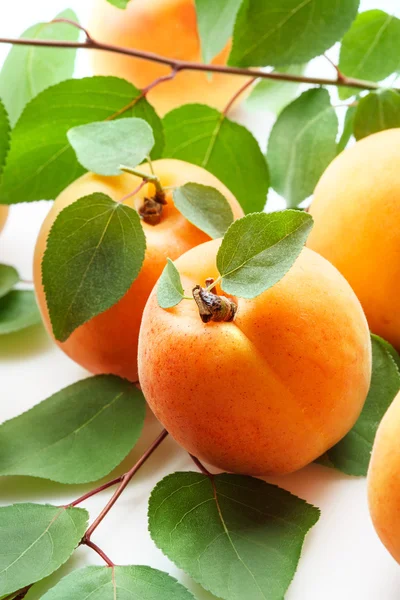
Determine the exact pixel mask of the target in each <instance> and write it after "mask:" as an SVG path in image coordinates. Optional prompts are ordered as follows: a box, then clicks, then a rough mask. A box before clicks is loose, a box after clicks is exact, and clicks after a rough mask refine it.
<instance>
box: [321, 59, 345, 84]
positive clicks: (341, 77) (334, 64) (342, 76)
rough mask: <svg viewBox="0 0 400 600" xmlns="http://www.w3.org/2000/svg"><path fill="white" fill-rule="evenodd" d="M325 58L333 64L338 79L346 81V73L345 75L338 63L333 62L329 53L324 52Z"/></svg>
mask: <svg viewBox="0 0 400 600" xmlns="http://www.w3.org/2000/svg"><path fill="white" fill-rule="evenodd" d="M324 58H326V60H327V61H328V62H329V63H330V64H331V65H332V67H333V68H334V69H335V71H336V75H337V81H344V80H345V79H346V75H343V73H342V71H341V70H340V69H339V67H338V66H337V64H336V63H334V62H333V60H332V59H331V58H329V56H328V55H327V54H324Z"/></svg>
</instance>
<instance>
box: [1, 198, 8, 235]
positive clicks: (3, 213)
mask: <svg viewBox="0 0 400 600" xmlns="http://www.w3.org/2000/svg"><path fill="white" fill-rule="evenodd" d="M7 216H8V206H5V205H4V204H0V231H1V230H2V229H3V227H4V225H5V222H6V221H7Z"/></svg>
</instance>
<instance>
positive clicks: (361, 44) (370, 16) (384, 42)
mask: <svg viewBox="0 0 400 600" xmlns="http://www.w3.org/2000/svg"><path fill="white" fill-rule="evenodd" d="M377 4H378V3H377ZM399 55H400V19H397V18H396V17H395V16H393V15H388V14H387V13H385V12H384V11H383V10H367V11H366V12H363V13H360V14H359V15H358V16H357V19H356V20H355V21H354V23H353V25H352V26H351V28H350V30H349V31H348V32H347V33H346V35H345V36H344V38H343V40H342V45H341V47H340V59H339V69H340V70H341V71H342V73H344V74H345V75H347V76H349V77H356V78H358V79H367V80H369V81H381V80H382V79H386V77H388V76H389V75H390V74H391V73H394V72H395V71H398V70H399V69H400V59H399ZM355 91H356V90H354V89H352V88H347V87H342V88H340V89H339V97H340V98H342V99H345V98H349V97H350V96H354V93H355Z"/></svg>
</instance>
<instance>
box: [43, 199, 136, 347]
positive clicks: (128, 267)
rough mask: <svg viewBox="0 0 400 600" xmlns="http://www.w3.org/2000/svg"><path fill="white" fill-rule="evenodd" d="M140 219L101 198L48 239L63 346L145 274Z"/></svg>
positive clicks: (69, 212) (48, 267)
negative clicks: (140, 272)
mask: <svg viewBox="0 0 400 600" xmlns="http://www.w3.org/2000/svg"><path fill="white" fill-rule="evenodd" d="M145 249H146V238H145V235H144V232H143V229H142V225H141V223H140V218H139V215H138V214H137V212H136V211H135V210H133V209H132V208H130V207H129V206H125V205H123V204H121V203H118V202H114V201H113V200H112V199H111V198H110V197H109V196H107V195H106V194H102V193H99V192H96V193H94V194H91V195H90V196H85V197H84V198H80V199H79V200H77V201H76V202H74V203H73V204H70V205H69V206H67V207H66V208H64V210H62V211H61V212H60V214H59V215H58V217H57V219H56V220H55V222H54V224H53V227H52V229H51V231H50V234H49V237H48V239H47V248H46V251H45V253H44V257H43V262H42V274H43V286H44V291H45V294H46V301H47V306H48V309H49V314H50V319H51V323H52V327H53V332H54V336H55V338H56V339H57V340H60V341H65V340H66V339H67V338H68V337H69V336H70V335H71V333H72V332H73V331H74V330H75V329H76V328H77V327H79V325H82V324H83V323H85V322H86V321H89V320H90V319H92V318H93V317H95V316H96V315H98V314H100V313H102V312H104V311H105V310H107V309H108V308H110V307H111V306H113V305H114V304H116V303H117V302H118V300H120V299H121V298H122V296H124V295H125V294H126V292H127V291H128V290H129V288H130V286H131V285H132V283H133V282H134V281H135V279H136V277H137V276H138V275H139V271H140V269H141V266H142V263H143V259H144V253H145Z"/></svg>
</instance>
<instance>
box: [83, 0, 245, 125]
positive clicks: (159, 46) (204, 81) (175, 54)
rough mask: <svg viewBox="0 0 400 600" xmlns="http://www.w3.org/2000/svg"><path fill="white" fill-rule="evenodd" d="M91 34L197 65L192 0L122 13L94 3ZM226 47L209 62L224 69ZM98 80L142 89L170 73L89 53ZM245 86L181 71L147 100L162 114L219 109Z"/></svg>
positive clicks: (158, 1)
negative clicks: (114, 79)
mask: <svg viewBox="0 0 400 600" xmlns="http://www.w3.org/2000/svg"><path fill="white" fill-rule="evenodd" d="M89 30H90V32H91V34H92V35H93V37H94V38H95V39H97V40H100V41H104V42H107V43H109V44H116V45H119V46H126V47H129V48H136V49H137V50H144V51H146V52H154V53H156V54H161V55H162V56H167V57H170V58H175V59H180V60H190V61H195V62H201V48H200V41H199V36H198V32H197V21H196V9H195V4H194V0H133V1H132V2H130V3H129V4H128V7H127V8H126V9H125V10H120V9H118V8H116V7H114V6H112V5H111V4H110V3H109V2H107V0H96V1H95V3H94V7H93V13H92V21H91V24H90V27H89ZM229 52H230V43H228V44H227V45H226V47H225V48H224V49H223V50H222V52H221V53H220V54H219V55H218V56H216V57H215V59H214V60H213V61H212V62H213V64H216V65H224V64H226V61H227V59H228V55H229ZM92 65H93V71H94V73H95V74H96V75H116V76H118V77H123V78H124V79H128V80H129V81H131V82H132V83H133V84H134V85H135V86H136V87H138V88H140V89H143V88H144V87H146V86H147V85H149V83H151V82H152V81H154V80H155V79H157V78H158V77H161V76H162V75H167V74H168V73H170V72H171V69H170V68H169V67H167V66H165V65H160V64H157V63H155V62H150V61H148V60H141V59H137V58H132V57H129V56H123V55H118V54H114V53H111V52H97V51H96V52H93V53H92ZM245 82H246V78H244V77H238V76H235V75H226V74H220V73H214V74H213V75H212V77H209V76H208V75H207V74H206V73H201V72H194V71H182V72H180V73H178V75H177V76H176V77H175V78H174V80H172V81H167V82H164V83H162V84H161V85H159V86H157V87H156V88H154V89H153V90H152V91H151V92H150V93H149V95H148V99H149V101H150V102H151V104H153V105H154V107H155V108H156V110H157V111H158V112H159V113H160V114H161V115H163V114H165V113H166V112H168V111H169V110H171V109H172V108H175V107H176V106H180V105H181V104H187V103H190V102H207V104H208V105H210V106H214V107H215V108H218V109H219V110H222V109H223V108H224V107H225V105H226V104H227V102H228V101H229V99H230V98H231V97H232V96H233V95H234V94H235V92H236V91H237V90H239V88H240V87H241V86H242V85H243V84H244V83H245Z"/></svg>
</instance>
